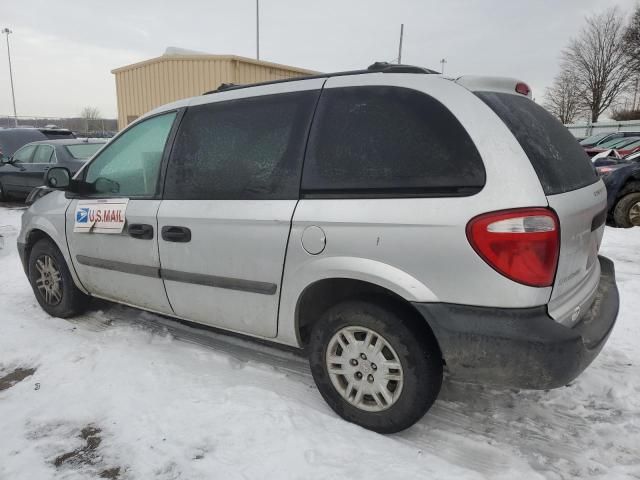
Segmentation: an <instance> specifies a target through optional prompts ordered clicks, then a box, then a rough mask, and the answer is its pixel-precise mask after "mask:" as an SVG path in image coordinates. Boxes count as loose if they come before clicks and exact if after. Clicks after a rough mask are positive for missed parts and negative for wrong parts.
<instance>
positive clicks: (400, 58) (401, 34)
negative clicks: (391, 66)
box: [398, 23, 404, 65]
mask: <svg viewBox="0 0 640 480" xmlns="http://www.w3.org/2000/svg"><path fill="white" fill-rule="evenodd" d="M403 35H404V23H401V24H400V46H399V47H398V65H400V64H401V63H402V36H403Z"/></svg>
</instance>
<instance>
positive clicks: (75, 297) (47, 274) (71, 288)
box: [29, 238, 89, 318]
mask: <svg viewBox="0 0 640 480" xmlns="http://www.w3.org/2000/svg"><path fill="white" fill-rule="evenodd" d="M29 282H30V283H31V288H33V293H34V294H35V296H36V300H38V303H39V304H40V306H41V307H42V309H43V310H44V311H45V312H47V313H48V314H49V315H51V316H53V317H60V318H68V317H73V316H75V315H77V314H79V313H82V312H83V311H84V310H85V309H86V308H87V305H88V303H89V297H88V296H87V295H85V294H84V293H82V292H81V291H80V290H79V289H78V287H76V285H75V283H74V282H73V278H72V277H71V272H69V267H68V266H67V262H66V261H65V259H64V257H63V256H62V253H61V252H60V250H59V249H58V247H57V246H56V245H55V244H54V243H53V242H52V241H51V240H48V239H44V238H43V239H41V240H38V241H37V242H36V243H35V244H34V246H33V248H32V249H31V253H30V254H29Z"/></svg>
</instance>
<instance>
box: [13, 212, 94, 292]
mask: <svg viewBox="0 0 640 480" xmlns="http://www.w3.org/2000/svg"><path fill="white" fill-rule="evenodd" d="M51 230H52V228H48V226H47V225H46V224H45V225H43V224H42V223H39V224H37V225H34V226H33V227H32V228H31V229H30V230H29V231H28V232H27V233H26V234H25V236H24V240H25V255H24V258H25V262H26V269H27V275H28V264H29V257H30V255H31V249H32V248H33V246H34V245H35V244H36V242H38V241H40V240H42V239H46V240H49V241H50V242H52V243H53V244H54V245H55V246H56V247H57V248H58V250H60V252H61V253H62V256H63V257H64V260H65V262H67V266H68V267H69V272H70V273H71V277H72V278H73V282H74V283H75V285H76V286H77V287H78V289H80V291H81V292H83V293H86V294H88V292H87V290H86V289H85V288H84V286H83V285H82V283H80V280H79V279H78V276H77V274H76V270H75V268H74V265H73V262H72V261H71V257H70V255H69V250H68V248H67V245H66V243H65V244H64V245H61V244H60V242H58V241H57V240H56V237H57V235H56V233H55V229H53V231H51Z"/></svg>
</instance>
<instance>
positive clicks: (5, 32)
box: [2, 28, 18, 127]
mask: <svg viewBox="0 0 640 480" xmlns="http://www.w3.org/2000/svg"><path fill="white" fill-rule="evenodd" d="M2 33H4V34H6V35H7V57H8V58H9V79H10V80H11V98H12V99H13V121H14V124H15V126H16V127H17V126H18V114H17V112H16V94H15V91H14V90H13V70H11V49H10V48H9V34H10V33H13V32H12V31H11V30H9V29H8V28H4V29H3V30H2Z"/></svg>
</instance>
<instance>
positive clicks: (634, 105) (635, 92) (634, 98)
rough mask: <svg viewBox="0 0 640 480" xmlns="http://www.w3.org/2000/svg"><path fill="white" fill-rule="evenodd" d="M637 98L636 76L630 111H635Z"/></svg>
mask: <svg viewBox="0 0 640 480" xmlns="http://www.w3.org/2000/svg"><path fill="white" fill-rule="evenodd" d="M637 98H638V77H637V76H636V86H635V88H634V89H633V108H632V110H633V111H635V110H636V99H637Z"/></svg>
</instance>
